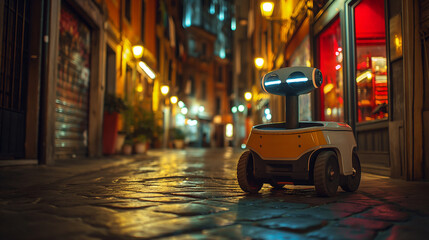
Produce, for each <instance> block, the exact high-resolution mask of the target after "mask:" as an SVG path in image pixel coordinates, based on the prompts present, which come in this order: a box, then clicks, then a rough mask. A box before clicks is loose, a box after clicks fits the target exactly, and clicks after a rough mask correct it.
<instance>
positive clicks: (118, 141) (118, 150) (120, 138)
mask: <svg viewBox="0 0 429 240" xmlns="http://www.w3.org/2000/svg"><path fill="white" fill-rule="evenodd" d="M124 142H125V134H122V133H118V136H117V137H116V146H115V152H116V153H121V151H122V146H123V145H124Z"/></svg>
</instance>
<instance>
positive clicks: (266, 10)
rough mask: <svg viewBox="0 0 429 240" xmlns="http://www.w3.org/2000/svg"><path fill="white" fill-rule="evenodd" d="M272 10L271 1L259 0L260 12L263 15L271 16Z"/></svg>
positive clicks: (272, 4)
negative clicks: (261, 0) (262, 0)
mask: <svg viewBox="0 0 429 240" xmlns="http://www.w3.org/2000/svg"><path fill="white" fill-rule="evenodd" d="M273 11H274V3H273V2H261V14H262V16H264V17H271V15H273Z"/></svg>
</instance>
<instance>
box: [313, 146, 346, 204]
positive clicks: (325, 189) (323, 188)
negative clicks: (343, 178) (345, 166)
mask: <svg viewBox="0 0 429 240" xmlns="http://www.w3.org/2000/svg"><path fill="white" fill-rule="evenodd" d="M339 182H340V168H339V166H338V158H337V155H336V154H335V153H334V152H332V151H325V152H321V153H319V155H318V156H317V158H316V163H315V165H314V186H315V188H316V193H317V194H318V195H319V196H323V197H332V196H335V194H336V193H337V189H338V185H339Z"/></svg>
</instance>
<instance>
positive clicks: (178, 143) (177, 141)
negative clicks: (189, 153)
mask: <svg viewBox="0 0 429 240" xmlns="http://www.w3.org/2000/svg"><path fill="white" fill-rule="evenodd" d="M174 146H175V147H176V148H177V149H184V148H185V140H183V139H174Z"/></svg>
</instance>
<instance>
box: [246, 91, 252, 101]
mask: <svg viewBox="0 0 429 240" xmlns="http://www.w3.org/2000/svg"><path fill="white" fill-rule="evenodd" d="M244 99H246V101H250V100H251V99H252V93H251V92H246V93H244Z"/></svg>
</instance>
